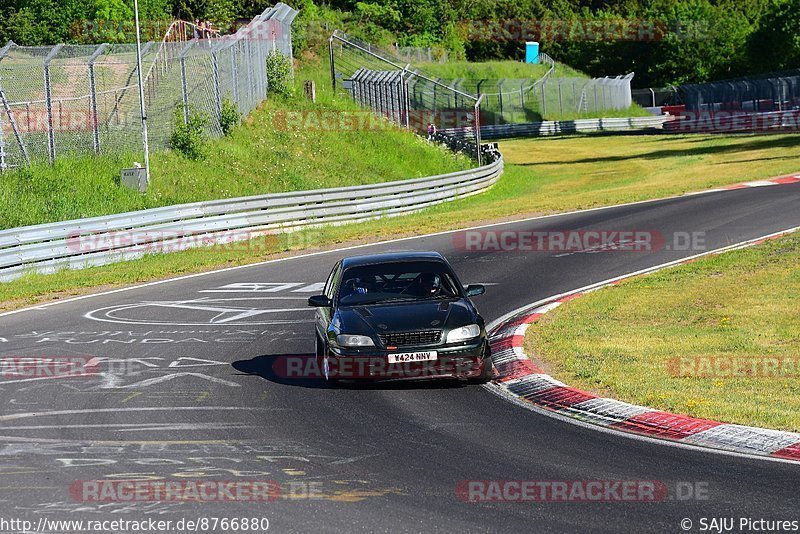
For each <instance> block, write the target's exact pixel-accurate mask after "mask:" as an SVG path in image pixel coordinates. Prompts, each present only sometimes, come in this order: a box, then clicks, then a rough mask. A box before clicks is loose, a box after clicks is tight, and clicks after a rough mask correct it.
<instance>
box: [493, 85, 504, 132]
mask: <svg viewBox="0 0 800 534" xmlns="http://www.w3.org/2000/svg"><path fill="white" fill-rule="evenodd" d="M504 81H505V78H500V79H499V80H498V81H497V99H498V101H499V103H500V117H503V82H504ZM495 122H497V121H495Z"/></svg>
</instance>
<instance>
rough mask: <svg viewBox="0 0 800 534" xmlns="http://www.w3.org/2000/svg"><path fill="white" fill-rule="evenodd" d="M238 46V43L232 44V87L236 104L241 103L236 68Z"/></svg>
mask: <svg viewBox="0 0 800 534" xmlns="http://www.w3.org/2000/svg"><path fill="white" fill-rule="evenodd" d="M236 46H237V43H234V44H232V45H231V88H232V89H233V100H234V102H236V105H237V106H238V105H239V83H238V80H237V75H238V71H237V69H236Z"/></svg>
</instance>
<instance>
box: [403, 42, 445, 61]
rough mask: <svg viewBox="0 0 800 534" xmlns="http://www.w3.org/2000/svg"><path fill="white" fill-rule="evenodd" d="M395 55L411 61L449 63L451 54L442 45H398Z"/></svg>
mask: <svg viewBox="0 0 800 534" xmlns="http://www.w3.org/2000/svg"><path fill="white" fill-rule="evenodd" d="M393 50H394V55H395V56H397V57H398V58H400V59H402V60H404V61H407V62H409V63H411V62H416V63H423V62H426V61H427V62H428V63H447V61H448V59H449V57H450V54H449V53H448V52H447V49H446V48H442V47H441V46H398V47H393Z"/></svg>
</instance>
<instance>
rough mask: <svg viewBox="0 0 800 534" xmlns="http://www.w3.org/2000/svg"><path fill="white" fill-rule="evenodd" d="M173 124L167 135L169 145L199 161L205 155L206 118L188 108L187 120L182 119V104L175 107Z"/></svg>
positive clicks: (206, 139)
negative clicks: (169, 133) (170, 132)
mask: <svg viewBox="0 0 800 534" xmlns="http://www.w3.org/2000/svg"><path fill="white" fill-rule="evenodd" d="M174 121H175V125H174V127H173V130H172V135H170V137H169V147H170V148H171V149H172V150H175V151H176V152H180V153H181V154H183V155H184V156H185V157H186V158H188V159H190V160H193V161H200V160H202V159H204V158H205V155H206V142H207V141H208V136H207V135H206V126H207V125H208V118H207V117H205V116H204V115H203V114H202V113H199V112H197V111H195V110H192V109H190V110H189V120H188V121H186V120H184V113H183V106H181V105H178V107H177V108H175V115H174Z"/></svg>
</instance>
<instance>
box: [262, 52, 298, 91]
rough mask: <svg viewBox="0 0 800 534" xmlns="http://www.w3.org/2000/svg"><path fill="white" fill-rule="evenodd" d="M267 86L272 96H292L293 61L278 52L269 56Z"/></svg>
mask: <svg viewBox="0 0 800 534" xmlns="http://www.w3.org/2000/svg"><path fill="white" fill-rule="evenodd" d="M267 86H268V87H269V90H268V91H269V94H271V95H278V96H284V97H290V96H292V93H293V87H292V64H291V60H290V59H289V58H288V57H286V56H284V55H283V54H281V53H280V52H278V51H277V50H272V51H271V52H270V53H269V54H268V55H267Z"/></svg>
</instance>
